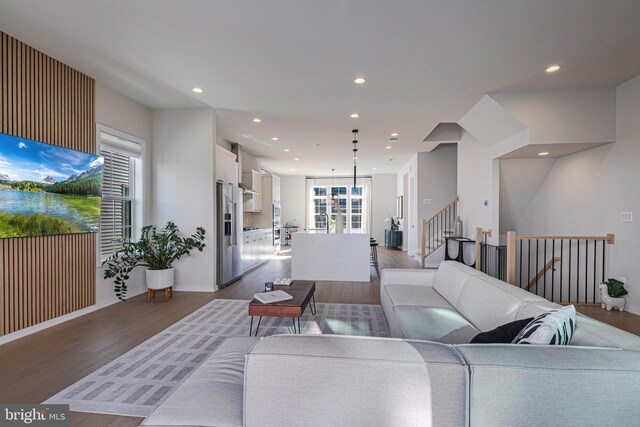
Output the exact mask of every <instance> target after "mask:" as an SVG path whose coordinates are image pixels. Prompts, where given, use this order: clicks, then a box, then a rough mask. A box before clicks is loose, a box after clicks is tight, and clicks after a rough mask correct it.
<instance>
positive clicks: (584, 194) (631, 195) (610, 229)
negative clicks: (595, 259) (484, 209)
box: [518, 77, 640, 313]
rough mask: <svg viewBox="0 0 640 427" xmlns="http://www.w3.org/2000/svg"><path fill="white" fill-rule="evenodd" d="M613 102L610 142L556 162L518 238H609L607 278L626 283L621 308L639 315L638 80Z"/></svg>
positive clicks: (621, 89) (620, 90) (619, 91)
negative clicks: (624, 218)
mask: <svg viewBox="0 0 640 427" xmlns="http://www.w3.org/2000/svg"><path fill="white" fill-rule="evenodd" d="M616 97H617V100H616V112H617V119H616V142H615V143H614V144H611V145H606V146H601V147H597V148H594V149H591V150H588V151H583V152H580V153H577V154H574V155H570V156H566V157H563V158H560V159H558V160H556V162H555V163H554V165H553V168H552V169H551V171H550V172H549V174H548V175H547V177H546V179H545V180H544V182H543V183H542V185H541V186H540V188H539V190H538V192H537V193H536V195H535V197H534V198H533V200H532V201H531V204H530V206H529V208H528V209H527V211H526V213H525V215H524V216H523V217H522V219H521V220H520V221H519V222H518V232H519V233H521V234H529V233H536V234H538V233H539V234H556V233H562V234H575V235H586V234H589V235H593V234H596V235H606V234H607V233H615V235H616V241H615V244H614V245H613V246H609V247H608V254H607V259H608V267H607V275H608V276H609V277H625V278H626V279H627V288H628V290H629V296H628V297H627V303H628V307H627V308H628V310H629V311H632V312H634V313H640V263H638V259H639V257H640V242H639V241H638V236H640V224H639V223H638V219H637V218H639V217H638V215H640V198H639V197H638V183H640V168H638V166H637V165H638V159H640V120H638V117H640V77H636V78H635V79H633V80H630V81H628V82H626V83H624V84H622V85H620V86H618V88H617V92H616ZM620 212H634V213H635V218H634V221H633V222H621V221H620Z"/></svg>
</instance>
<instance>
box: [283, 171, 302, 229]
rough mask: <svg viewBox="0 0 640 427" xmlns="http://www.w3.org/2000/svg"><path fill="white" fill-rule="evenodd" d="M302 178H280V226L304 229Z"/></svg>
mask: <svg viewBox="0 0 640 427" xmlns="http://www.w3.org/2000/svg"><path fill="white" fill-rule="evenodd" d="M305 181H306V180H305V177H304V176H282V177H280V208H281V209H282V225H285V224H287V223H289V224H291V225H294V224H295V225H297V226H298V227H300V228H299V230H300V231H302V229H304V221H305V215H306V213H305V211H306V210H305V194H304V193H305V191H306V186H305V185H306V184H305Z"/></svg>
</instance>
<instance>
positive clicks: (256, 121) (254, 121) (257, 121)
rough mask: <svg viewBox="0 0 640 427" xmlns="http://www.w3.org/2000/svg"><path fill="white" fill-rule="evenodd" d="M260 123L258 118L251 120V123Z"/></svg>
mask: <svg viewBox="0 0 640 427" xmlns="http://www.w3.org/2000/svg"><path fill="white" fill-rule="evenodd" d="M261 121H262V119H259V118H258V117H256V118H255V119H253V123H260V122H261Z"/></svg>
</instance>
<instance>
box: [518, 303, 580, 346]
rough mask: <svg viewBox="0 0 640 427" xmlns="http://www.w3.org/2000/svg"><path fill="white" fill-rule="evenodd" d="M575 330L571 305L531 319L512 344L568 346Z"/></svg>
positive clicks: (574, 314)
mask: <svg viewBox="0 0 640 427" xmlns="http://www.w3.org/2000/svg"><path fill="white" fill-rule="evenodd" d="M575 329H576V308H575V307H574V306H572V305H570V306H567V307H562V308H558V309H554V310H551V311H549V312H547V313H544V314H541V315H540V316H538V317H536V318H535V319H533V321H532V322H531V323H529V324H528V325H527V326H526V327H525V328H524V329H523V330H522V331H520V333H519V334H518V336H517V337H516V338H515V339H514V340H513V343H514V344H539V345H548V344H550V345H569V343H570V342H571V337H572V336H573V331H574V330H575Z"/></svg>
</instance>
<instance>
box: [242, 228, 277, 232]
mask: <svg viewBox="0 0 640 427" xmlns="http://www.w3.org/2000/svg"><path fill="white" fill-rule="evenodd" d="M258 231H272V230H271V229H270V228H256V229H255V230H247V231H244V230H243V231H242V232H243V233H256V232H258Z"/></svg>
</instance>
